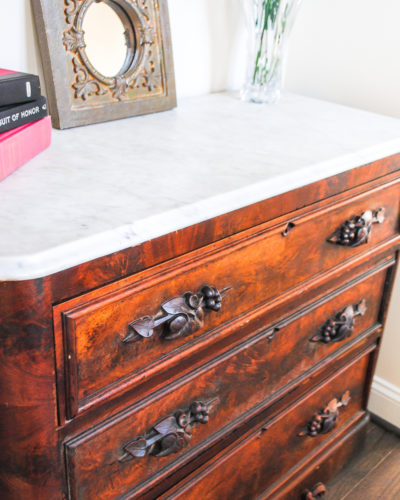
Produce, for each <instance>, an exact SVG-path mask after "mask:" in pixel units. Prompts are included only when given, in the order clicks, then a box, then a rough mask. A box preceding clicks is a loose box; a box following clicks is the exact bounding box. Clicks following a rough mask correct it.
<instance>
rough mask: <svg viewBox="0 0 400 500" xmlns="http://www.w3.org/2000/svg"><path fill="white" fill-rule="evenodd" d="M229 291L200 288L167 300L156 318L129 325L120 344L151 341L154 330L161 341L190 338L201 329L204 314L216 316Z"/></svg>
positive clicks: (142, 319)
mask: <svg viewBox="0 0 400 500" xmlns="http://www.w3.org/2000/svg"><path fill="white" fill-rule="evenodd" d="M229 290H230V287H228V288H224V289H223V290H221V291H218V290H217V289H216V288H214V287H212V286H209V285H204V286H202V287H201V288H200V290H199V291H198V292H197V293H193V292H186V293H184V294H183V295H181V296H180V297H175V298H173V299H171V300H168V301H167V302H165V303H164V304H162V306H161V311H160V313H158V314H157V315H156V316H145V317H143V318H140V319H137V320H135V321H133V322H132V323H130V324H129V327H128V328H129V330H128V334H127V336H126V337H125V338H124V340H123V342H124V343H131V342H136V341H137V340H140V339H143V338H148V337H152V336H153V334H154V331H155V330H156V329H160V335H161V336H162V338H163V339H165V340H173V339H177V338H180V337H185V336H187V335H190V334H192V333H194V332H196V331H197V330H199V329H200V328H202V327H203V326H204V316H205V313H206V312H207V311H215V312H218V311H219V310H220V309H221V303H222V298H223V296H224V295H225V294H226V293H227V292H228V291H229Z"/></svg>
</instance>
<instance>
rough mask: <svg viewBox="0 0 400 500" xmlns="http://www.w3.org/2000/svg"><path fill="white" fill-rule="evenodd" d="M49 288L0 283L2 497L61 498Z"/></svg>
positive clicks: (27, 499)
mask: <svg viewBox="0 0 400 500" xmlns="http://www.w3.org/2000/svg"><path fill="white" fill-rule="evenodd" d="M49 311H51V303H50V301H49V287H48V285H46V284H45V283H43V280H35V281H34V282H28V283H26V282H25V283H24V282H8V283H0V318H1V321H0V374H1V376H0V446H1V453H0V498H2V499H3V500H21V499H24V500H31V499H32V500H33V499H36V500H49V499H58V498H61V495H62V475H61V473H60V471H61V467H62V460H61V457H60V453H59V450H58V442H57V441H58V436H57V432H56V429H57V408H56V389H55V385H56V382H55V368H54V366H55V365H54V362H55V360H54V340H53V332H52V318H51V315H50V314H49Z"/></svg>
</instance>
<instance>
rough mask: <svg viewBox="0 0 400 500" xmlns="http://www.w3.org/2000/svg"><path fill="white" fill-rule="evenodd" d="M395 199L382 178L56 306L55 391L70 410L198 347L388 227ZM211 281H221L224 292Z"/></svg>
mask: <svg viewBox="0 0 400 500" xmlns="http://www.w3.org/2000/svg"><path fill="white" fill-rule="evenodd" d="M399 199H400V189H399V184H398V183H397V184H393V185H391V186H389V187H386V188H385V189H383V188H380V189H377V190H375V191H373V192H369V193H367V194H364V195H362V196H359V197H358V198H357V199H356V200H353V201H351V202H347V203H343V204H341V205H340V206H337V205H336V206H330V207H328V208H326V209H325V210H323V211H320V212H318V213H312V214H309V215H307V216H303V217H302V218H299V219H298V220H294V219H293V223H292V224H294V226H293V227H292V226H288V227H286V223H285V224H283V225H282V224H280V225H278V226H276V227H275V228H272V229H271V228H270V229H268V230H262V229H257V230H253V231H252V232H246V233H243V234H242V235H238V236H237V237H234V238H231V239H229V240H226V241H223V242H221V243H219V244H218V245H214V246H212V248H210V249H204V250H202V251H198V252H193V254H190V255H189V256H185V258H182V259H177V260H176V261H173V262H171V263H168V264H165V265H161V266H158V267H157V268H154V269H152V270H148V271H145V272H143V273H140V274H138V275H136V276H134V277H132V278H129V279H126V280H123V281H122V282H120V283H117V284H113V285H110V286H108V287H105V288H103V289H102V290H100V291H95V292H92V293H89V294H86V295H84V296H82V297H79V298H76V299H73V300H71V301H68V302H66V303H63V304H61V305H59V306H56V307H55V310H54V317H55V333H56V350H57V364H58V371H59V385H60V396H61V397H62V396H63V395H64V394H65V392H66V393H67V398H66V406H67V415H68V417H69V418H70V417H73V416H74V415H76V414H77V413H79V412H80V411H83V410H84V409H86V408H88V407H90V406H91V405H93V404H96V403H98V402H100V401H102V400H103V399H105V398H107V397H109V396H110V395H111V394H114V393H115V392H118V390H119V389H122V388H124V390H125V389H126V388H127V387H129V385H130V384H131V385H133V384H137V383H140V382H141V381H142V380H144V379H149V377H150V376H151V375H152V374H154V373H156V372H157V371H158V370H162V371H163V372H164V373H165V370H166V369H168V368H169V367H171V366H173V364H174V363H176V357H177V356H179V357H180V358H182V357H183V356H185V354H187V353H189V351H190V349H193V348H194V347H192V344H193V341H194V339H195V338H197V337H199V336H201V335H204V334H205V333H206V332H208V335H209V336H211V333H210V332H211V331H212V330H215V329H216V328H217V327H220V326H221V325H222V324H224V323H226V322H228V321H230V320H232V319H233V318H235V317H237V316H239V315H240V314H242V313H244V312H246V311H248V310H250V309H252V308H254V307H255V306H258V305H260V304H261V303H265V302H267V301H268V300H270V299H272V298H273V297H277V296H278V295H280V294H282V293H283V292H285V291H287V290H289V289H292V288H293V287H295V286H296V285H299V284H301V283H303V282H304V281H306V280H308V279H311V278H312V277H313V276H314V275H316V274H317V273H321V272H323V271H327V270H329V269H330V268H332V267H334V266H336V265H338V264H340V263H342V262H343V261H345V260H347V259H350V258H352V257H354V256H355V255H356V254H358V253H360V252H363V251H367V250H368V247H369V246H370V245H374V244H377V243H379V242H380V241H383V240H385V239H387V238H390V237H392V236H394V235H395V234H396V233H397V230H398V209H399ZM380 208H384V209H385V215H384V217H385V218H384V220H381V218H380V219H379V220H380V222H381V223H378V221H376V223H372V222H371V221H370V222H371V227H370V229H371V232H370V234H369V237H368V242H367V239H365V241H364V243H362V244H360V245H359V246H356V247H351V246H346V245H342V244H338V243H340V241H339V240H340V238H341V237H342V236H343V234H344V235H345V236H346V235H347V236H346V238H348V236H349V234H350V236H351V235H352V233H346V232H345V230H344V229H343V228H342V232H341V233H340V234H338V233H335V231H336V230H338V229H340V228H341V227H342V225H343V223H344V222H345V221H346V220H349V219H350V218H352V217H353V216H356V215H357V214H358V215H360V214H362V213H365V212H366V211H368V210H369V209H371V210H372V211H377V210H378V209H380ZM377 217H378V216H377ZM367 218H368V217H367ZM353 222H354V221H353ZM367 226H368V225H367ZM351 227H352V226H351ZM368 227H369V226H368ZM350 231H352V232H353V233H355V232H356V230H355V229H354V228H352V229H350ZM329 239H330V240H331V241H328V240H329ZM205 284H207V285H209V286H210V287H211V288H212V287H214V288H215V290H212V289H208V290H207V289H204V288H203V285H205ZM229 287H231V288H230V290H229V291H226V289H227V288H229ZM217 290H218V291H219V292H223V291H224V290H225V291H226V293H225V294H224V293H222V295H223V297H222V302H219V301H220V300H221V299H220V297H219V294H218V293H217ZM187 292H191V293H187ZM209 295H211V297H209ZM218 335H219V336H222V335H224V330H223V329H221V331H219V332H218ZM205 337H207V335H204V338H205ZM161 360H162V362H160V361H161ZM64 383H65V384H66V388H65V389H66V390H63V384H64Z"/></svg>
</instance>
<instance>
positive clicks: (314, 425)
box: [299, 391, 350, 437]
mask: <svg viewBox="0 0 400 500" xmlns="http://www.w3.org/2000/svg"><path fill="white" fill-rule="evenodd" d="M349 401H350V391H346V392H345V393H344V394H343V396H342V397H341V398H340V399H337V398H335V399H332V401H330V402H329V403H328V404H327V405H326V406H325V408H323V409H322V410H320V411H319V412H318V413H315V415H313V417H312V418H311V419H310V421H309V422H308V424H307V426H306V427H305V429H304V430H303V431H301V432H300V433H299V436H311V437H315V436H318V435H319V434H327V433H328V432H330V431H331V430H332V429H334V428H335V427H336V425H337V422H338V420H339V408H342V407H345V406H347V405H348V404H349Z"/></svg>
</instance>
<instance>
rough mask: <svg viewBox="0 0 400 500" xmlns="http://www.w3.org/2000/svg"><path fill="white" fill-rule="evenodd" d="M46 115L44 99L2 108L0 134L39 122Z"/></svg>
mask: <svg viewBox="0 0 400 500" xmlns="http://www.w3.org/2000/svg"><path fill="white" fill-rule="evenodd" d="M47 115H48V111H47V101H46V98H45V97H40V98H39V99H36V100H35V101H32V102H26V103H24V104H19V105H17V106H2V107H0V134H1V133H3V132H7V131H8V130H12V129H14V128H17V127H21V125H25V124H27V123H31V122H36V121H38V120H41V119H42V118H44V117H45V116H47Z"/></svg>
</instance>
